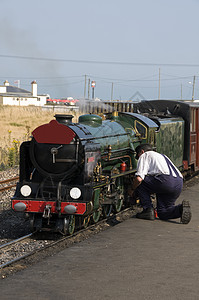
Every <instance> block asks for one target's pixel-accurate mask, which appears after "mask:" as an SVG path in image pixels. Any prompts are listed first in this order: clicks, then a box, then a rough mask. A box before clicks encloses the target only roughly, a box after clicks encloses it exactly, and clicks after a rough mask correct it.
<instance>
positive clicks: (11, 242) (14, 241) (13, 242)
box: [0, 232, 34, 250]
mask: <svg viewBox="0 0 199 300" xmlns="http://www.w3.org/2000/svg"><path fill="white" fill-rule="evenodd" d="M33 233H34V232H32V233H29V234H27V235H24V236H22V237H20V238H18V239H16V240H13V241H10V242H8V243H6V244H3V245H0V250H1V249H3V248H6V247H8V246H10V245H14V244H16V243H17V242H20V241H23V240H25V239H27V238H29V237H31V236H32V235H33Z"/></svg>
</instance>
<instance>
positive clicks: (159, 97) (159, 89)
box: [158, 68, 160, 100]
mask: <svg viewBox="0 0 199 300" xmlns="http://www.w3.org/2000/svg"><path fill="white" fill-rule="evenodd" d="M158 99H159V100H160V68H159V92H158Z"/></svg>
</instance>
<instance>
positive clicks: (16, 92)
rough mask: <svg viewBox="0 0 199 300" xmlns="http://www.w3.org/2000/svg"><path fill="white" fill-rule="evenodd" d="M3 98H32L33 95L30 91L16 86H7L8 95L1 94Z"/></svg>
mask: <svg viewBox="0 0 199 300" xmlns="http://www.w3.org/2000/svg"><path fill="white" fill-rule="evenodd" d="M0 95H1V96H4V97H6V96H15V97H16V96H18V97H32V93H31V92H30V91H27V90H24V89H21V88H18V87H16V86H12V85H9V86H6V93H0Z"/></svg>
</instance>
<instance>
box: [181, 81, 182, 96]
mask: <svg viewBox="0 0 199 300" xmlns="http://www.w3.org/2000/svg"><path fill="white" fill-rule="evenodd" d="M181 100H182V84H181Z"/></svg>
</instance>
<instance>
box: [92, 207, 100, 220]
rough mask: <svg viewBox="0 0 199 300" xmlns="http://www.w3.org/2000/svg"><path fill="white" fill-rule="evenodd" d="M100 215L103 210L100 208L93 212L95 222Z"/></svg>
mask: <svg viewBox="0 0 199 300" xmlns="http://www.w3.org/2000/svg"><path fill="white" fill-rule="evenodd" d="M100 216H101V210H100V209H98V210H95V211H94V212H93V214H92V221H93V223H97V222H98V221H99V218H100Z"/></svg>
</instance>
